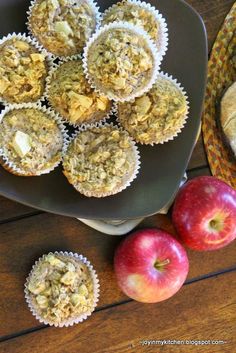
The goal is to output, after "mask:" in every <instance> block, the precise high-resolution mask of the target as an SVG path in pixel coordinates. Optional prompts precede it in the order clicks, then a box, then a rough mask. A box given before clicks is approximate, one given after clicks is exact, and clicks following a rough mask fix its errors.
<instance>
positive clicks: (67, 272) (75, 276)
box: [25, 252, 99, 327]
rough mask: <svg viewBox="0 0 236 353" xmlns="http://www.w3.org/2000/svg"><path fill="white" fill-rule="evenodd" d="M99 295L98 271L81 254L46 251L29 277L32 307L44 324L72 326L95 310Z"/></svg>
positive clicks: (28, 291) (26, 289)
mask: <svg viewBox="0 0 236 353" xmlns="http://www.w3.org/2000/svg"><path fill="white" fill-rule="evenodd" d="M98 295H99V283H98V279H97V275H96V273H95V271H94V270H93V267H92V266H91V265H90V263H89V261H87V259H86V258H84V257H83V256H82V255H78V254H73V253H67V252H55V253H49V254H48V255H44V256H43V257H42V258H40V259H39V261H37V262H36V263H35V265H34V266H33V269H32V271H31V273H30V275H29V277H28V278H27V280H26V284H25V296H26V300H27V303H28V304H29V307H30V310H31V311H32V313H33V315H35V316H36V318H37V319H38V320H39V321H40V322H43V323H44V324H49V325H51V326H52V325H54V326H59V327H62V326H71V325H73V324H74V323H78V322H81V321H83V320H84V319H86V318H87V317H88V316H89V315H91V313H92V312H93V311H94V309H95V307H96V304H97V301H98Z"/></svg>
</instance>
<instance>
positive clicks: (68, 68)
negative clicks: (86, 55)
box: [47, 59, 112, 125]
mask: <svg viewBox="0 0 236 353" xmlns="http://www.w3.org/2000/svg"><path fill="white" fill-rule="evenodd" d="M47 98H48V101H49V103H50V105H51V107H52V108H53V109H55V110H56V111H57V112H58V113H59V114H60V115H61V116H62V117H63V118H65V119H66V120H67V122H69V123H71V124H74V125H79V124H82V123H88V122H91V121H99V120H102V119H103V118H105V117H106V116H107V115H108V114H109V112H110V110H111V107H112V103H111V101H109V100H108V98H106V97H104V96H102V95H100V94H98V93H96V92H95V90H94V89H93V88H91V86H90V85H89V83H88V81H87V80H86V78H85V75H84V72H83V66H82V60H81V59H77V60H70V61H67V62H64V63H62V64H61V65H60V66H59V67H57V68H56V69H54V70H53V71H52V74H51V75H50V78H49V80H48V89H47Z"/></svg>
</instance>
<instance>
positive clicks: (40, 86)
mask: <svg viewBox="0 0 236 353" xmlns="http://www.w3.org/2000/svg"><path fill="white" fill-rule="evenodd" d="M47 71H48V67H47V63H46V58H45V56H44V55H43V54H41V53H40V52H39V51H38V50H37V49H36V48H35V47H34V46H33V45H31V44H29V43H28V42H27V41H25V40H23V39H18V38H12V39H8V40H6V41H5V42H3V43H2V44H1V45H0V97H1V98H2V99H3V100H5V101H7V102H9V103H28V102H35V101H37V100H38V99H39V98H40V97H41V95H42V94H43V92H44V88H45V79H46V76H47Z"/></svg>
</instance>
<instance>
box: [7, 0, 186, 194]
mask: <svg viewBox="0 0 236 353" xmlns="http://www.w3.org/2000/svg"><path fill="white" fill-rule="evenodd" d="M28 29H29V33H30V34H29V36H26V35H25V34H15V33H13V34H9V35H8V36H7V37H4V38H3V39H2V40H1V41H0V52H1V55H0V72H1V78H0V98H1V101H2V103H3V104H4V105H5V109H4V110H3V112H2V114H1V117H0V124H1V127H0V162H1V164H2V165H3V167H4V168H5V169H7V170H8V171H9V172H11V173H13V174H16V175H21V176H35V175H41V174H45V173H49V172H51V171H52V170H54V169H55V167H56V166H58V165H59V164H60V162H61V161H62V164H63V173H64V174H65V176H66V177H67V179H68V181H69V182H70V183H71V184H72V185H73V186H74V188H75V189H76V190H77V191H79V192H80V193H81V194H83V195H85V196H88V197H91V196H93V197H105V196H109V195H113V194H116V193H118V192H120V191H122V190H124V189H125V188H127V187H128V186H129V185H130V184H131V182H132V181H133V180H134V179H135V178H136V177H137V175H138V171H139V168H140V157H139V151H138V147H137V145H136V143H140V144H146V145H154V144H162V143H164V142H167V141H170V140H172V139H173V138H174V137H176V136H177V134H178V133H180V131H181V130H182V128H183V126H184V124H185V122H186V119H187V114H188V101H187V96H186V93H185V92H184V90H183V89H182V88H181V86H180V84H178V83H177V81H176V80H174V79H173V78H172V77H171V76H168V75H167V74H164V73H160V72H159V71H160V64H161V62H162V60H163V57H164V55H165V53H166V51H167V47H168V31H167V25H166V21H165V19H164V18H163V16H162V15H161V14H160V13H159V11H158V10H156V9H155V8H154V7H152V6H151V5H150V4H147V3H145V2H140V1H136V0H125V1H122V2H119V3H117V4H115V5H113V6H111V7H110V8H108V9H107V10H106V11H105V13H103V14H101V13H99V9H98V8H97V6H96V4H95V3H93V2H92V0H34V1H33V2H32V3H31V6H30V8H29V11H28ZM114 114H115V115H116V118H117V123H116V124H113V123H111V122H109V119H110V117H111V116H112V115H114ZM69 126H70V131H71V127H72V128H73V129H74V133H73V134H72V136H69V135H68V127H69Z"/></svg>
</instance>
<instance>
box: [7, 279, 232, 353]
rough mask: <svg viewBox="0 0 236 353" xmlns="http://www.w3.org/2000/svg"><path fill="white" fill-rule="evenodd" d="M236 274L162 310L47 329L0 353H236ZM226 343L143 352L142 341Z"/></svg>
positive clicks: (103, 315) (137, 307) (136, 310)
mask: <svg viewBox="0 0 236 353" xmlns="http://www.w3.org/2000/svg"><path fill="white" fill-rule="evenodd" d="M235 297H236V272H233V273H228V274H225V275H224V276H221V277H219V278H211V279H207V280H204V281H199V282H196V283H194V284H191V285H188V286H185V287H183V288H182V289H181V291H180V292H179V293H178V294H177V295H175V296H174V297H172V298H171V299H169V300H168V301H165V302H162V303H159V304H141V303H137V302H129V303H126V304H124V305H121V306H115V307H113V308H108V309H105V310H102V311H100V312H96V313H94V314H93V315H92V317H91V318H90V319H89V320H87V321H85V322H84V323H82V324H79V325H77V326H74V327H72V328H64V329H57V328H45V329H43V330H40V331H37V332H34V333H29V334H27V335H24V336H21V337H18V338H15V339H12V340H10V341H6V342H3V343H2V345H1V353H9V352H11V353H22V347H24V350H23V351H24V353H31V352H34V353H41V352H45V353H55V352H57V353H68V352H84V353H142V352H143V353H144V352H166V353H167V352H168V353H191V352H194V353H196V352H198V353H203V352H204V353H213V352H214V353H223V352H224V353H233V352H234V349H235V345H236V338H235V331H236V310H235V309H236V301H235ZM168 339H170V340H174V339H175V340H194V341H196V340H224V341H226V342H227V343H226V344H224V345H220V346H217V345H215V346H210V345H209V346H203V347H201V346H198V347H196V346H178V345H177V346H173V347H172V346H162V347H160V346H152V347H149V348H148V347H147V346H142V345H141V341H142V340H168Z"/></svg>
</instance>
